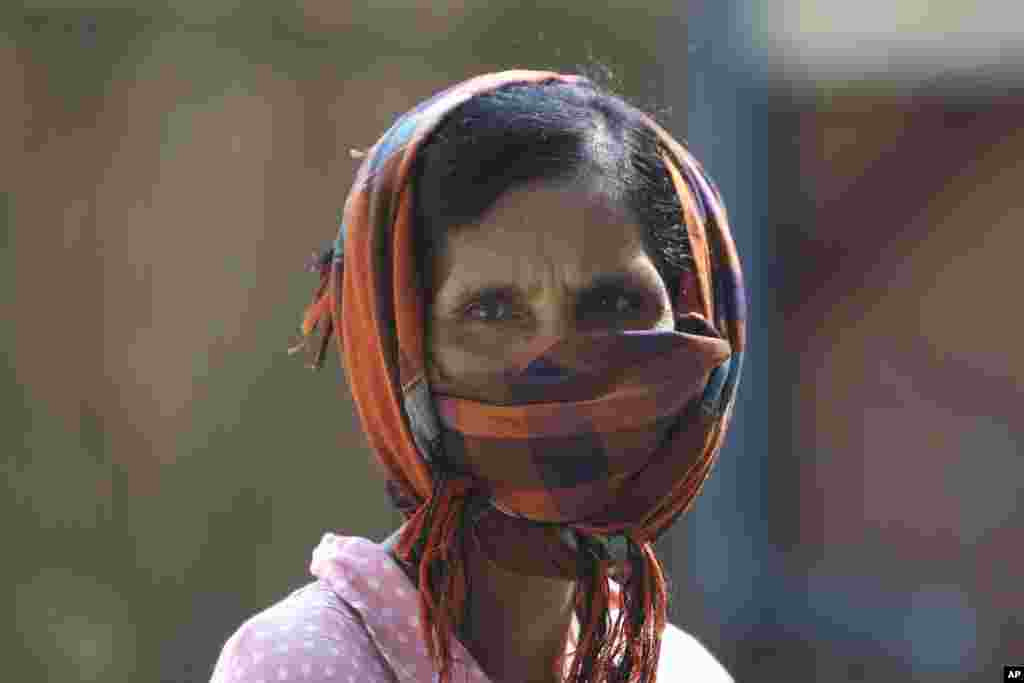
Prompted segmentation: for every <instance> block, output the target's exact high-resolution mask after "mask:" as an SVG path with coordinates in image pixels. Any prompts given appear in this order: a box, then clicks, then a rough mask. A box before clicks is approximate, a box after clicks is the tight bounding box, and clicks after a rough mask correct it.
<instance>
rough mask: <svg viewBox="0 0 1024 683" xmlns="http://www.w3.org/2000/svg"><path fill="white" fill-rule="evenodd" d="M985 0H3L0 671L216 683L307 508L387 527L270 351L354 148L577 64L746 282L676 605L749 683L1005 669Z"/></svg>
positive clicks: (308, 540) (319, 387)
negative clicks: (666, 156)
mask: <svg viewBox="0 0 1024 683" xmlns="http://www.w3.org/2000/svg"><path fill="white" fill-rule="evenodd" d="M997 4H998V3H992V2H988V3H977V4H976V5H972V6H971V8H966V9H965V6H964V5H963V4H962V3H952V2H931V3H928V2H920V1H917V0H915V2H905V3H896V4H894V5H891V6H890V5H886V4H885V3H882V2H880V0H874V1H873V2H869V3H868V4H867V6H866V7H865V8H863V9H862V11H861V12H859V13H858V12H854V13H851V11H850V10H849V8H847V7H846V6H845V5H844V4H843V3H839V2H836V1H833V0H830V1H825V0H821V1H819V2H816V3H815V2H810V1H809V0H786V2H781V3H779V4H778V5H777V6H773V5H768V4H766V3H765V4H762V3H756V2H738V1H737V2H721V3H716V4H708V5H702V6H696V5H695V6H692V7H687V6H685V5H684V4H682V3H674V2H670V1H669V0H654V1H650V2H645V3H643V4H642V5H637V4H635V3H632V2H627V0H598V1H592V2H586V3H584V2H579V1H577V2H563V3H545V2H539V1H536V0H535V1H531V2H517V3H511V2H500V1H497V0H495V1H491V0H451V1H448V2H446V1H443V0H442V1H438V2H429V3H428V2H417V1H415V0H383V1H378V2H369V1H367V0H363V1H362V2H342V1H338V0H293V1H292V2H265V3H254V2H250V3H243V2H241V0H234V1H231V0H208V1H202V2H201V1H199V0H188V1H184V0H182V1H171V2H156V1H153V0H145V1H143V2H127V1H122V2H108V3H102V4H101V3H97V2H87V1H83V2H42V1H40V2H22V3H20V4H18V3H14V4H6V3H5V4H3V5H2V9H0V86H2V89H0V92H2V93H3V95H0V279H2V283H3V287H2V292H3V294H2V295H0V300H2V301H3V307H4V309H3V310H4V315H3V316H2V317H0V335H2V340H0V341H2V348H3V351H4V358H5V360H6V362H5V363H0V372H3V373H5V376H6V381H4V382H3V383H2V384H0V406H2V409H3V411H4V418H3V425H4V429H3V431H2V433H0V449H2V452H3V458H2V462H3V467H4V471H3V474H4V482H5V484H6V489H5V491H4V492H5V494H6V495H4V496H3V497H2V498H0V520H2V524H3V526H2V528H3V529H4V530H5V531H6V532H7V533H6V536H7V537H8V538H9V539H12V541H11V542H9V543H8V544H7V547H6V548H5V549H4V550H3V551H2V554H3V556H4V557H5V559H4V561H3V562H0V581H2V583H3V585H5V586H7V589H6V590H5V591H3V592H2V593H0V594H2V595H3V596H4V598H6V600H4V601H3V602H0V605H4V604H6V607H5V608H3V609H2V613H3V614H4V615H6V617H7V618H6V619H0V629H3V630H2V631H0V642H4V643H7V645H5V646H4V647H3V649H2V653H3V666H4V670H3V673H2V674H0V678H2V680H12V681H28V682H34V681H55V682H63V681H105V682H106V681H109V682H121V681H125V682H127V681H158V680H159V681H175V682H176V681H206V680H208V679H209V676H210V673H211V672H212V667H213V662H214V659H215V657H216V655H217V653H218V652H219V649H220V647H221V645H222V644H223V642H224V639H225V638H226V637H227V636H228V635H229V634H230V633H231V632H232V631H233V630H234V628H236V627H237V626H238V625H239V624H240V623H241V621H242V620H244V619H245V618H246V617H248V616H250V615H251V614H253V613H255V612H256V611H258V610H260V609H262V608H263V607H266V606H267V605H269V604H270V603H272V602H274V601H275V600H277V599H279V598H280V597H282V596H283V595H285V594H286V593H287V592H288V591H289V590H291V589H292V588H295V587H297V586H298V585H300V584H302V583H304V582H305V581H307V580H308V575H307V571H306V567H307V564H308V560H309V555H310V552H311V550H312V548H313V547H314V546H315V544H316V543H317V542H318V540H319V538H320V536H321V534H322V533H323V532H325V531H328V530H336V531H339V532H341V533H345V534H349V535H359V536H365V537H368V538H373V539H377V540H380V539H382V538H384V537H385V536H386V535H388V533H389V532H390V531H391V530H392V529H394V528H395V527H396V526H397V525H398V523H399V517H398V515H397V514H396V513H395V512H394V511H392V510H391V509H390V507H389V505H388V502H387V498H386V496H385V494H384V488H383V484H382V480H381V478H380V477H379V475H378V474H377V473H376V472H375V471H374V467H373V465H372V464H371V459H370V454H369V451H368V450H367V448H366V445H365V441H364V439H363V436H362V434H361V432H360V429H359V425H358V422H357V419H356V417H355V414H354V411H353V407H352V404H351V402H350V400H349V397H348V394H347V393H346V389H345V386H344V381H343V376H342V372H341V370H340V368H339V366H338V363H337V360H336V357H335V356H333V355H332V356H331V357H330V358H329V360H328V363H327V366H326V368H325V370H324V371H323V372H321V373H319V374H313V373H310V372H309V371H307V370H305V369H304V368H303V367H302V364H301V362H300V361H299V360H298V359H296V358H294V357H289V356H288V355H287V354H286V353H285V349H286V347H287V346H288V345H289V343H290V342H292V341H293V340H294V338H295V334H296V333H297V325H298V322H299V316H300V314H301V312H302V309H303V307H304V306H305V305H306V304H307V303H308V301H309V297H310V296H311V293H312V290H313V288H314V285H315V284H316V283H315V276H314V275H311V274H309V273H305V272H303V270H302V267H303V265H304V263H305V261H306V259H307V258H308V257H309V255H310V252H311V251H312V249H314V248H317V247H319V246H321V245H323V244H324V243H326V242H328V241H329V240H330V239H332V238H333V236H334V233H335V230H336V225H335V216H336V212H337V210H338V209H339V208H340V207H341V206H342V204H343V202H344V199H345V195H346V194H347V192H348V188H349V185H350V183H351V181H352V178H353V174H354V171H355V169H356V163H357V162H355V161H353V160H352V159H351V158H350V156H349V149H350V148H360V149H362V148H365V147H368V146H369V145H371V144H372V143H373V142H374V141H375V140H376V139H377V137H378V136H379V135H380V134H381V133H382V132H383V131H384V130H385V129H386V128H387V127H388V126H389V125H390V124H391V123H392V121H393V120H394V118H395V117H397V116H398V115H400V114H401V113H403V112H404V111H405V110H407V109H408V108H410V107H412V106H413V105H415V104H416V103H417V102H419V101H420V100H422V99H424V98H425V97H427V96H429V95H431V94H432V93H434V92H435V91H437V90H439V89H441V88H444V87H446V86H447V85H450V84H451V83H453V82H455V81H458V80H462V79H464V78H467V77H470V76H472V75H476V74H478V73H482V72H486V71H494V70H501V69H506V68H515V67H523V68H555V69H558V70H563V71H572V70H574V68H575V67H576V65H579V64H586V63H588V62H590V60H591V59H596V60H598V61H600V62H603V63H604V64H606V65H607V66H608V67H609V68H610V69H611V71H612V80H613V84H614V85H615V87H617V88H618V90H619V91H620V92H621V93H622V94H623V95H625V96H626V97H627V98H628V99H630V100H631V101H633V102H634V103H635V104H637V105H638V106H640V107H641V108H644V109H647V110H648V111H652V112H653V113H655V114H656V115H658V117H659V119H660V120H661V121H662V123H664V124H665V125H666V127H667V128H668V129H669V130H671V131H673V132H674V133H676V134H677V136H679V137H681V138H682V137H685V138H688V139H689V140H690V142H691V143H692V145H693V148H694V150H695V152H696V153H697V156H698V157H699V158H701V159H702V160H703V161H704V162H705V164H706V166H707V167H708V169H709V170H710V172H711V174H712V175H713V176H715V178H716V180H718V181H719V184H720V185H721V186H722V189H723V192H724V193H725V197H726V201H727V204H728V205H729V209H730V212H731V214H732V217H733V222H734V224H735V230H736V234H737V240H738V242H739V245H740V250H741V255H742V256H743V258H744V265H745V267H746V270H747V272H748V276H749V278H750V280H751V284H752V287H751V290H752V291H751V299H752V301H751V303H752V319H751V338H752V349H751V362H750V364H749V367H748V369H746V370H745V378H744V385H743V389H742V394H741V402H740V405H739V406H738V408H737V421H736V425H735V427H734V431H733V433H732V434H731V435H730V441H729V445H728V446H727V448H726V449H725V450H724V451H723V458H722V461H721V463H720V465H719V467H718V469H717V471H716V476H715V477H714V478H713V479H712V481H711V482H710V483H709V485H708V487H707V488H706V489H705V492H704V493H703V494H702V496H701V499H700V501H699V502H698V505H697V507H696V509H695V511H694V512H693V513H692V514H691V515H689V516H688V518H687V519H685V520H683V521H682V522H681V523H680V524H679V525H677V527H676V528H674V529H673V530H672V532H671V533H669V534H667V535H666V537H665V539H664V540H662V541H660V542H659V546H660V551H661V556H662V557H664V558H665V561H666V564H667V567H668V570H669V574H670V576H671V578H672V580H673V603H672V610H671V614H670V617H671V619H672V621H673V622H674V623H677V624H679V625H680V626H682V627H683V628H684V629H686V630H688V631H689V632H691V633H693V634H694V635H695V636H697V637H698V638H699V639H701V640H702V641H703V642H704V643H705V644H707V645H708V647H709V648H710V649H711V650H712V651H713V652H714V653H715V654H716V656H718V657H719V658H720V659H721V660H722V661H723V663H724V664H725V665H726V666H727V668H729V670H730V671H731V672H732V673H733V674H734V675H735V676H736V678H737V680H738V681H747V680H751V681H753V680H758V679H759V678H761V677H765V679H766V680H774V678H775V677H780V680H801V681H802V680H807V681H813V680H825V679H826V678H827V680H831V681H842V680H851V681H854V680H893V681H895V680H929V681H963V680H995V679H994V678H993V676H994V675H995V674H996V672H999V671H1001V664H1003V663H1011V662H1016V663H1019V662H1020V661H1021V660H1024V650H1022V649H1021V644H1022V642H1024V624H1022V621H1021V619H1020V614H1022V613H1024V595H1022V592H1021V588H1020V581H1019V574H1020V566H1021V559H1022V558H1021V554H1022V551H1021V545H1020V539H1021V533H1020V532H1021V527H1022V516H1021V512H1020V510H1019V509H1018V508H1020V507H1021V506H1020V503H1021V484H1020V482H1021V481H1024V470H1022V466H1021V463H1022V462H1024V461H1022V460H1021V457H1020V456H1021V455H1022V454H1021V452H1020V443H1021V437H1022V434H1024V423H1022V419H1021V415H1022V412H1024V411H1021V410H1020V405H1021V396H1022V395H1024V392H1022V388H1024V366H1022V365H1021V361H1020V358H1021V356H1020V353H1019V352H1020V349H1021V348H1022V347H1024V327H1022V324H1021V323H1020V322H1018V321H1019V318H1020V317H1019V316H1018V315H1016V314H1015V311H1016V307H1015V306H1014V305H1013V304H1012V302H1013V300H1015V299H1016V298H1019V296H1018V295H1017V294H1016V289H1017V286H1016V284H1015V274H1016V270H1017V267H1016V260H1017V255H1018V254H1020V253H1021V251H1022V249H1024V238H1022V234H1024V233H1022V232H1021V230H1020V224H1021V219H1022V218H1024V211H1022V207H1021V201H1020V191H1019V188H1020V187H1021V186H1022V184H1024V172H1022V170H1021V168H1020V159H1021V158H1022V156H1024V133H1022V132H1021V130H1022V129H1021V121H1024V97H1022V96H1021V88H1020V84H1019V83H1018V82H1017V81H1016V78H1017V77H1016V76H1015V75H1014V74H1017V73H1020V69H1019V65H1020V63H1021V61H1020V60H1019V59H1018V57H1019V55H1020V54H1021V50H1020V47H1021V44H1022V41H1021V39H1020V37H1019V36H1018V35H1015V34H1014V29H1013V28H1012V26H1013V25H1014V21H1015V20H1016V19H1017V18H1022V17H1019V16H1017V15H1018V14H1020V12H1019V11H1018V10H1016V9H1013V8H1012V7H1011V6H1010V5H1000V6H998V7H997V6H996V5H997ZM893 7H895V8H896V9H893ZM887 8H888V9H887ZM972 8H973V9H972ZM979 8H981V9H979ZM986 12H987V14H986ZM999 12H1003V13H1004V14H1005V16H1004V15H1003V14H999ZM865 17H867V18H865ZM872 17H874V21H875V23H874V24H872V23H871V18H872ZM858 22H859V23H858ZM1016 25H1017V26H1020V25H1024V24H1021V23H1020V22H1017V24H1016ZM1000 26H1004V27H1005V26H1010V27H1011V28H1008V29H1003V30H1002V32H1001V33H1000V32H993V31H995V28H999V27H1000ZM986 27H987V28H986ZM993 27H995V28H993ZM986 31H987V33H986ZM782 677H785V678H782ZM926 677H927V678H926Z"/></svg>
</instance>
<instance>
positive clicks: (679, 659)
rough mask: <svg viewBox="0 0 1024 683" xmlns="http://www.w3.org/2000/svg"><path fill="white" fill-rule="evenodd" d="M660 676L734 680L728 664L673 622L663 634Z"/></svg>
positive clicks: (710, 682)
mask: <svg viewBox="0 0 1024 683" xmlns="http://www.w3.org/2000/svg"><path fill="white" fill-rule="evenodd" d="M658 680H659V681H682V680H693V681H700V682H701V683H734V682H733V678H732V676H730V675H729V672H728V671H726V670H725V667H723V666H722V665H721V664H720V663H719V661H718V660H717V659H715V656H714V655H713V654H711V652H710V651H708V649H707V648H706V647H704V645H703V644H702V643H701V642H700V641H699V640H697V639H696V638H694V637H693V636H691V635H690V634H689V633H687V632H686V631H684V630H682V629H681V628H679V627H678V626H673V625H672V624H666V625H665V631H664V633H662V636H661V659H660V661H659V664H658Z"/></svg>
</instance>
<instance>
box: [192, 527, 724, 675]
mask: <svg viewBox="0 0 1024 683" xmlns="http://www.w3.org/2000/svg"><path fill="white" fill-rule="evenodd" d="M310 570H311V572H312V574H313V576H315V577H316V579H317V580H316V581H314V582H312V583H309V584H307V585H306V586H304V587H302V588H300V589H298V590H297V591H295V592H294V593H292V594H291V595H289V596H288V597H286V598H284V599H283V600H281V601H280V602H278V603H276V604H274V605H272V606H271V607H269V608H267V609H266V610H264V611H262V612H260V613H259V614H256V615H255V616H253V617H251V618H250V619H248V620H247V621H246V622H245V623H243V624H242V626H241V627H239V629H238V630H237V631H235V633H234V634H233V635H232V636H231V637H230V638H229V639H228V640H227V642H226V643H225V645H224V648H223V650H222V651H221V654H220V658H219V659H218V661H217V665H216V667H215V669H214V673H213V678H212V679H211V683H280V682H281V681H297V682H301V683H356V682H357V681H358V682H359V683H423V682H427V681H436V680H437V675H436V673H435V672H434V670H433V668H432V666H431V662H430V659H429V658H428V657H427V651H426V647H425V645H424V644H423V641H422V638H421V636H420V628H419V603H418V601H417V597H416V588H415V586H413V584H412V583H411V582H410V581H409V578H408V577H407V576H406V575H405V573H404V572H403V571H402V570H401V569H400V568H399V566H398V565H397V564H396V563H395V561H394V560H393V559H392V558H391V556H390V555H388V553H387V552H386V551H385V550H384V548H383V547H382V546H381V545H379V544H377V543H374V542H373V541H370V540H367V539H364V538H354V537H344V536H336V535H334V534H326V535H325V536H324V538H323V540H322V541H321V542H320V545H319V546H318V547H317V548H316V550H314V551H313V561H312V563H311V565H310ZM574 626H575V624H574ZM570 642H571V639H570ZM451 651H452V658H453V676H452V681H453V682H454V683H491V682H490V679H489V678H488V677H487V675H486V674H485V673H484V672H483V671H482V670H481V669H480V667H479V666H478V665H477V663H476V662H475V661H474V660H473V657H472V655H470V654H469V652H468V651H467V650H466V649H465V647H464V646H463V645H462V643H461V642H459V640H458V639H456V638H452V640H451ZM658 680H659V681H676V680H692V681H702V682H707V683H732V678H731V677H730V676H729V674H728V673H727V672H726V671H725V669H724V668H723V667H722V665H721V664H719V663H718V661H717V660H715V658H714V657H713V656H712V655H711V654H710V653H709V652H708V651H707V650H706V649H705V648H704V647H703V646H702V645H701V644H700V643H699V642H698V641H697V640H696V639H694V638H693V637H692V636H690V635H689V634H687V633H685V632H683V631H681V630H680V629H678V628H677V627H675V626H672V625H671V624H670V625H668V626H667V627H666V629H665V633H664V634H663V636H662V647H661V659H660V662H659V667H658Z"/></svg>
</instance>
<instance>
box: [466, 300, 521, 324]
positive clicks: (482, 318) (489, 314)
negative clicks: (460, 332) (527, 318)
mask: <svg viewBox="0 0 1024 683" xmlns="http://www.w3.org/2000/svg"><path fill="white" fill-rule="evenodd" d="M512 311H513V308H512V304H511V303H510V302H508V301H506V300H504V299H501V298H497V297H484V298H482V299H478V300H477V301H475V302H473V303H472V304H470V305H469V306H468V307H467V308H466V311H465V314H466V317H467V318H469V319H470V320H473V321H476V322H502V321H504V320H508V319H509V318H510V317H512Z"/></svg>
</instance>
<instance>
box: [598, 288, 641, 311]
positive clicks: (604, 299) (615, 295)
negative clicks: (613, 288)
mask: <svg viewBox="0 0 1024 683" xmlns="http://www.w3.org/2000/svg"><path fill="white" fill-rule="evenodd" d="M593 301H594V304H595V306H593V308H594V309H596V310H598V311H601V312H602V313H615V314H619V315H622V314H624V313H630V312H632V311H634V310H636V309H638V308H640V306H641V303H640V301H639V300H638V299H637V297H635V296H632V295H630V294H628V293H626V292H601V293H599V294H596V295H595V296H594V300H593Z"/></svg>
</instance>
